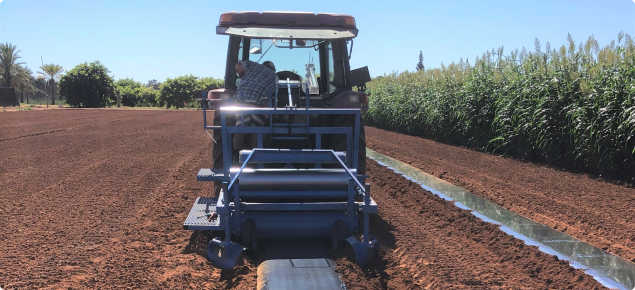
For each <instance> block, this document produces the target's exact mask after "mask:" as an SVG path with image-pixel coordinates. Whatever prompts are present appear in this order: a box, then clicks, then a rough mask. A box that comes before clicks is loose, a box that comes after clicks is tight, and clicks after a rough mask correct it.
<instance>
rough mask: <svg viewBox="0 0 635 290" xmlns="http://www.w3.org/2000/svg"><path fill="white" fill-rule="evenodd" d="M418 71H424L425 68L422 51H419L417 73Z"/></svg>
mask: <svg viewBox="0 0 635 290" xmlns="http://www.w3.org/2000/svg"><path fill="white" fill-rule="evenodd" d="M420 70H422V71H425V70H426V67H425V66H424V65H423V51H419V62H418V63H417V71H420Z"/></svg>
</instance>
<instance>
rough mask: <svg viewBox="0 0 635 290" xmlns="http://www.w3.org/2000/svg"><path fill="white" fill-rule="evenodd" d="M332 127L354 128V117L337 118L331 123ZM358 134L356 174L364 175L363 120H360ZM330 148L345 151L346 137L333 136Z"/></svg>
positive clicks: (364, 145) (364, 142)
mask: <svg viewBox="0 0 635 290" xmlns="http://www.w3.org/2000/svg"><path fill="white" fill-rule="evenodd" d="M331 124H332V125H333V126H337V127H354V126H355V117H353V116H348V115H343V116H338V117H337V118H336V119H335V120H334V122H333V123H331ZM359 128H360V134H359V150H358V151H357V154H358V160H359V162H358V164H357V174H361V175H365V174H366V133H365V130H364V120H363V119H362V120H361V124H360V127H359ZM330 145H331V146H330V148H333V150H335V151H346V136H345V135H333V136H332V139H331V143H330Z"/></svg>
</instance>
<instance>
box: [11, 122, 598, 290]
mask: <svg viewBox="0 0 635 290" xmlns="http://www.w3.org/2000/svg"><path fill="white" fill-rule="evenodd" d="M200 118H201V116H200V112H195V111H116V110H50V111H30V112H15V113H2V114H0V164H1V166H0V189H1V190H2V194H0V224H2V229H1V230H0V287H2V288H3V289H12V288H50V289H58V288H68V287H71V288H120V287H128V288H145V289H156V288H171V289H181V288H190V287H191V288H198V289H201V288H205V289H220V288H231V289H253V288H254V287H255V279H256V274H255V270H254V269H255V265H254V263H253V262H252V261H250V260H248V259H245V260H241V261H240V262H239V263H240V265H239V266H238V267H236V268H235V269H233V270H230V271H220V270H217V269H214V268H213V267H212V266H211V265H210V264H209V263H207V261H206V259H205V257H204V252H203V250H204V246H205V244H206V242H207V241H208V240H209V239H210V238H211V237H210V236H203V235H201V236H196V235H192V234H191V232H188V231H184V230H182V229H181V225H182V222H183V220H184V219H185V216H186V215H187V213H188V211H189V209H190V206H191V204H192V202H193V201H194V199H195V198H196V196H198V195H201V194H205V192H210V191H211V186H210V184H207V183H203V182H196V181H195V173H196V171H197V170H198V169H199V168H201V167H207V166H209V162H210V160H211V156H210V155H211V150H210V148H211V144H210V143H211V142H210V140H209V136H208V135H207V134H206V133H205V132H203V131H202V130H201V129H200V126H201V120H200ZM368 131H369V132H371V133H367V134H368V135H369V145H370V146H371V147H374V148H378V147H380V145H376V144H382V143H380V140H379V141H376V140H378V139H379V138H378V137H375V135H376V134H377V132H378V131H377V130H372V129H369V130H368ZM404 138H406V137H404ZM407 138H410V137H407ZM399 140H401V139H399ZM376 150H378V151H380V152H382V151H381V150H380V149H376ZM394 157H395V158H398V159H399V158H401V156H398V155H395V156H394ZM448 172H449V171H448ZM369 173H370V175H371V180H372V184H373V193H374V196H375V198H376V200H377V202H378V204H380V216H378V217H374V218H373V219H372V222H371V227H372V231H373V233H374V234H375V235H376V236H377V237H378V238H379V239H380V242H381V243H382V245H383V246H384V247H383V248H382V249H381V253H380V255H379V256H378V258H376V259H375V260H374V261H372V262H371V264H370V265H369V266H368V267H365V268H359V267H357V266H355V265H353V264H351V263H350V262H348V261H347V260H346V259H344V258H343V257H341V256H336V257H335V258H338V263H339V267H338V270H339V272H340V273H341V275H342V278H343V280H344V282H345V283H346V284H347V287H348V288H350V289H382V288H392V289H404V288H415V289H418V288H425V287H427V286H430V287H432V288H433V289H434V288H436V289H439V288H441V289H447V288H460V289H467V288H481V289H483V288H487V289H491V288H495V289H496V288H500V289H529V288H530V289H547V288H548V289H561V288H567V287H570V288H571V289H594V288H600V286H599V285H598V284H597V283H596V282H595V281H594V280H592V279H591V277H590V276H588V275H585V274H583V273H582V272H580V271H578V270H574V269H573V268H571V267H570V266H568V264H567V263H565V262H563V261H557V259H555V258H554V257H551V256H548V255H545V254H542V253H541V252H539V251H538V250H537V249H536V248H534V247H528V246H525V245H524V244H523V243H522V242H520V241H519V240H515V239H513V238H511V237H508V236H506V235H505V234H503V233H502V232H501V231H499V230H498V229H497V228H496V226H494V225H491V224H487V223H484V222H480V221H479V220H478V219H476V218H475V217H473V216H472V215H470V214H469V213H467V212H465V211H463V210H460V209H458V208H455V207H454V206H453V205H451V204H450V203H448V202H446V201H443V200H441V199H439V198H436V197H434V196H432V195H430V194H429V193H426V192H425V191H424V190H422V189H421V188H420V187H418V186H416V185H414V184H412V183H410V182H409V181H407V180H405V179H403V178H401V177H399V176H398V175H397V174H395V173H393V172H391V171H389V170H387V169H385V168H382V167H380V166H378V165H377V164H375V163H372V162H370V163H369ZM436 173H437V174H438V173H439V172H436ZM459 185H460V184H459ZM468 189H469V188H468ZM340 255H342V254H341V253H340Z"/></svg>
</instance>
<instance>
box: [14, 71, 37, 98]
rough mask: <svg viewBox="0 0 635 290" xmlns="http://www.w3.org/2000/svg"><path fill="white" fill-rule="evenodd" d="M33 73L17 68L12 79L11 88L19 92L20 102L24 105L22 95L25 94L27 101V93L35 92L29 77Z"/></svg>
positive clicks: (31, 77)
mask: <svg viewBox="0 0 635 290" xmlns="http://www.w3.org/2000/svg"><path fill="white" fill-rule="evenodd" d="M32 73H33V72H32V71H31V70H30V69H29V68H27V67H22V66H17V70H16V75H15V76H14V77H13V80H12V81H13V86H14V87H15V88H16V89H17V90H18V91H19V92H20V102H21V103H24V94H25V93H26V97H27V100H28V98H29V93H31V92H34V91H35V87H34V86H33V83H32V79H33V76H32V75H31V74H32Z"/></svg>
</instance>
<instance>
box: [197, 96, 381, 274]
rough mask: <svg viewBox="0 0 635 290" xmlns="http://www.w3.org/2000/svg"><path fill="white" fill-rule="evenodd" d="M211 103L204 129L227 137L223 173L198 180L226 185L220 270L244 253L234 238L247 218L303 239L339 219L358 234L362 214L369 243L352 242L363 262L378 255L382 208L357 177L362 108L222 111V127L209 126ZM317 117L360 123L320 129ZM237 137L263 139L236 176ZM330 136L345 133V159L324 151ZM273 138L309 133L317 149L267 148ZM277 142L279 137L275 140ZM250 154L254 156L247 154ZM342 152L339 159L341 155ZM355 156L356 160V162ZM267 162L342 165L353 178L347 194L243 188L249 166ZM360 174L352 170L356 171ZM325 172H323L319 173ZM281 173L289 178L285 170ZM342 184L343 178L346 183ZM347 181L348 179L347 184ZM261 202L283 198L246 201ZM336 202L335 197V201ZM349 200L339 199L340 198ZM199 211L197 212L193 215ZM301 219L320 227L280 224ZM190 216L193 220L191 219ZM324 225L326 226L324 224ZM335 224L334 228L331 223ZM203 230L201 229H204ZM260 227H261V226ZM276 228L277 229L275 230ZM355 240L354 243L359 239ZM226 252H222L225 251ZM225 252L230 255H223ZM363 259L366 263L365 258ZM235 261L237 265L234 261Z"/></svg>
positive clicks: (215, 248)
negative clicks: (299, 119) (375, 219)
mask: <svg viewBox="0 0 635 290" xmlns="http://www.w3.org/2000/svg"><path fill="white" fill-rule="evenodd" d="M206 111H207V104H205V102H204V104H203V118H204V124H203V125H204V129H216V130H218V129H220V130H221V134H222V146H223V164H224V168H223V169H222V171H223V172H222V173H221V172H219V171H220V170H218V169H216V170H212V169H201V170H200V171H199V174H198V175H197V179H198V180H204V181H216V180H220V181H223V184H224V185H223V189H222V190H221V193H220V196H218V199H217V203H216V207H215V210H216V212H217V213H218V215H219V222H217V223H216V224H215V225H214V226H213V227H211V226H210V230H224V231H225V241H220V240H219V239H215V240H213V241H212V242H210V245H209V250H208V255H213V256H214V257H212V256H210V257H209V258H210V260H211V261H212V263H215V265H216V264H217V266H219V267H229V266H228V265H230V264H232V263H231V261H230V262H228V261H227V259H230V260H231V259H233V257H237V254H236V253H237V252H239V251H241V250H240V249H239V248H238V246H237V245H236V244H235V243H233V242H232V238H235V237H240V236H242V235H243V229H242V225H243V224H244V223H245V222H246V220H247V219H252V220H254V222H255V224H256V225H258V224H261V225H264V226H265V227H266V228H267V229H268V231H267V235H280V236H285V235H291V236H293V235H300V234H302V233H305V234H309V235H314V234H316V233H317V234H318V235H320V234H325V232H326V231H329V230H330V227H331V226H332V225H333V224H334V222H335V221H337V220H342V222H344V224H345V225H346V227H347V232H348V235H353V234H354V233H355V232H357V230H358V223H357V216H358V213H359V214H363V215H364V228H363V241H362V242H359V241H358V240H356V239H355V237H350V238H349V239H347V241H349V242H350V243H351V244H352V245H353V248H354V249H355V252H356V256H357V255H358V250H359V251H362V252H360V253H361V254H360V255H359V256H360V257H361V258H360V257H358V258H357V259H358V262H359V261H361V263H363V262H365V261H366V260H367V257H368V256H370V257H372V255H373V253H374V251H376V249H377V245H378V244H377V240H376V239H375V238H374V237H372V236H371V235H370V234H369V232H368V230H369V216H368V215H369V214H375V213H377V204H376V203H375V202H374V201H373V200H372V198H371V197H370V186H369V185H368V184H366V185H365V184H364V181H365V179H366V178H367V176H365V175H357V174H356V168H357V166H358V163H359V160H358V156H359V154H358V150H360V148H359V137H358V136H359V134H360V131H361V128H360V127H361V110H360V109H331V108H328V109H326V108H308V106H307V108H303V109H301V110H300V109H297V108H296V107H295V106H293V107H285V108H251V107H222V108H220V110H216V113H220V115H221V126H208V125H207V113H206ZM229 114H235V115H236V118H237V119H238V118H240V119H241V120H244V118H245V115H249V114H257V115H267V116H268V117H269V120H270V121H269V124H268V126H267V125H265V126H260V127H257V126H245V125H244V124H245V123H244V122H241V125H239V126H235V125H234V124H228V123H227V117H228V116H229ZM276 115H286V116H288V117H289V118H291V117H293V116H298V115H299V116H305V117H306V118H305V120H306V121H305V123H303V124H293V123H288V124H285V123H282V124H280V123H274V122H273V119H274V118H273V117H274V116H276ZM311 115H318V116H320V115H353V116H354V117H355V125H354V127H353V128H350V127H315V126H310V124H309V119H310V116H311ZM234 134H255V135H256V136H257V143H258V144H257V148H254V149H253V150H251V151H245V155H246V157H244V158H242V159H244V160H241V161H242V162H241V163H242V164H241V166H240V168H239V169H238V171H234V172H232V170H231V168H232V147H233V146H232V140H233V138H232V137H233V135H234ZM325 134H327V135H328V134H345V135H346V140H347V143H346V144H347V146H346V156H347V158H342V156H341V152H335V151H333V150H330V149H322V142H321V137H322V135H325ZM264 135H270V136H272V137H274V136H275V137H278V139H282V140H295V139H308V136H309V135H315V136H316V139H315V147H314V148H315V149H265V148H262V146H263V138H264V137H263V136H264ZM272 139H274V138H272ZM247 154H248V155H247ZM338 154H339V156H338ZM351 157H352V158H351ZM264 163H282V164H294V163H296V164H297V163H302V164H315V167H316V168H321V164H322V163H333V164H339V167H340V170H343V172H342V173H344V172H345V176H348V189H347V190H324V189H320V188H315V189H310V190H304V191H284V190H280V191H270V190H241V188H240V178H241V175H242V173H243V172H244V169H245V168H247V166H248V165H249V164H257V166H258V168H262V166H263V164H264ZM353 168H354V169H355V170H351V169H353ZM319 171H320V170H318V172H319ZM280 174H284V173H283V172H282V171H281V172H280ZM340 180H342V179H340ZM342 181H343V180H342ZM306 197H310V198H327V199H328V198H331V201H322V202H301V203H300V202H293V201H291V202H284V200H285V199H287V200H297V199H298V198H300V199H302V198H306ZM355 197H361V198H362V200H363V201H361V202H356V201H355ZM258 198H267V199H271V198H275V199H281V201H280V202H267V203H261V202H258V201H253V202H250V201H245V199H249V200H253V199H256V200H257V199H258ZM333 198H335V199H333ZM342 198H344V199H345V201H344V200H341V201H337V199H342ZM193 211H194V209H193V210H192V212H193ZM294 215H295V217H299V216H300V215H301V216H302V217H303V218H304V219H305V220H307V221H310V223H311V222H313V221H316V220H317V221H320V222H321V223H320V225H319V226H318V225H317V224H315V226H317V227H318V228H317V229H316V230H315V231H314V232H312V229H307V228H303V227H304V225H301V224H297V223H293V222H291V223H288V224H287V226H288V227H290V228H291V229H290V230H286V229H285V228H284V225H280V224H279V222H280V221H283V220H284V221H288V220H294ZM188 218H189V216H188ZM322 221H323V222H322ZM329 223H330V224H329ZM201 227H202V226H197V228H201ZM256 227H258V226H256ZM272 229H273V230H272ZM271 231H274V232H275V233H271ZM285 231H286V232H285ZM353 240H354V241H353ZM219 249H220V250H219ZM223 253H224V254H223ZM360 259H361V260H360ZM234 263H235V261H234Z"/></svg>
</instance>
